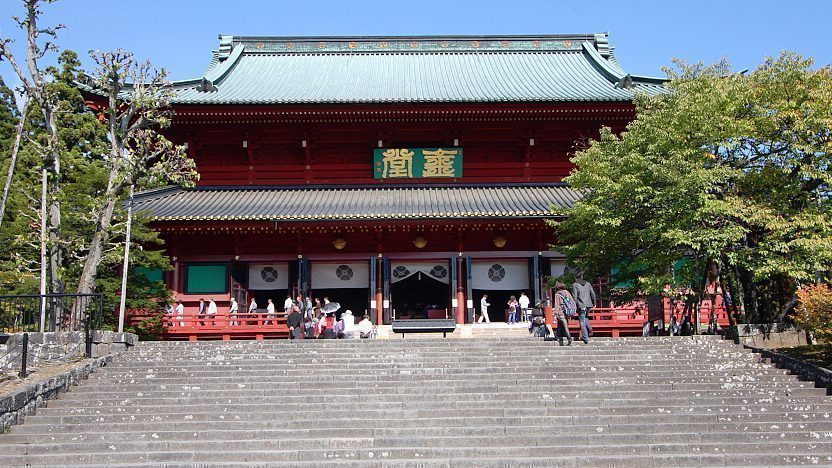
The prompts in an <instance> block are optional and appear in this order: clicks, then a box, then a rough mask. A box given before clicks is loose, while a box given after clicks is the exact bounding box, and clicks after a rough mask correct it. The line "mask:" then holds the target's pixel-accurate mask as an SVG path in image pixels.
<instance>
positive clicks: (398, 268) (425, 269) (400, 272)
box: [390, 261, 451, 284]
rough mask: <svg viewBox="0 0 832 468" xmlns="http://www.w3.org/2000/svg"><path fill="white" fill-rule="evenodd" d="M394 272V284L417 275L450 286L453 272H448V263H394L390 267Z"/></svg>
mask: <svg viewBox="0 0 832 468" xmlns="http://www.w3.org/2000/svg"><path fill="white" fill-rule="evenodd" d="M390 268H391V271H392V275H393V278H392V282H393V283H398V282H399V281H402V280H404V279H407V278H410V277H411V276H413V275H416V274H422V275H427V277H428V278H432V279H435V280H436V281H441V282H442V283H445V284H449V283H450V282H451V272H450V270H448V262H442V261H439V262H408V263H400V262H393V263H392V264H391V265H390Z"/></svg>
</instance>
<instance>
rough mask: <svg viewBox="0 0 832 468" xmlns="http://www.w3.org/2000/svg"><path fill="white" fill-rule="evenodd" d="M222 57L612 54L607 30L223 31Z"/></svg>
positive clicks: (220, 51)
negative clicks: (591, 49)
mask: <svg viewBox="0 0 832 468" xmlns="http://www.w3.org/2000/svg"><path fill="white" fill-rule="evenodd" d="M219 39H220V48H219V59H220V60H221V61H222V60H224V59H225V58H227V57H229V56H230V55H231V51H232V49H233V48H234V47H236V46H239V45H245V46H246V53H247V54H257V53H268V54H275V53H301V54H302V53H355V52H359V53H361V52H364V53H367V52H370V53H385V52H395V53H403V52H407V53H420V52H421V53H425V52H461V51H464V52H512V51H515V52H516V51H580V50H581V44H582V43H584V42H588V43H591V44H592V45H593V46H595V47H596V48H597V49H598V51H599V52H600V53H601V55H603V56H605V57H606V56H608V55H609V40H608V35H607V33H596V34H538V35H446V36H229V35H220V36H219Z"/></svg>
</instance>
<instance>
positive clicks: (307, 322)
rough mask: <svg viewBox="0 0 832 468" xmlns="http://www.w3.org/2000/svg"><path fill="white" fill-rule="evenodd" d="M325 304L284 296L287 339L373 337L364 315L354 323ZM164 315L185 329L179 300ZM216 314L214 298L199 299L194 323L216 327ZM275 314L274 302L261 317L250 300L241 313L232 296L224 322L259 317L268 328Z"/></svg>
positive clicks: (347, 314) (346, 313) (349, 314)
mask: <svg viewBox="0 0 832 468" xmlns="http://www.w3.org/2000/svg"><path fill="white" fill-rule="evenodd" d="M329 303H330V301H329V298H328V297H324V298H323V301H322V300H321V299H319V298H316V299H314V300H313V299H312V298H311V297H307V298H305V299H304V298H303V297H302V296H298V297H297V298H296V299H292V296H291V295H287V296H286V300H285V301H283V314H282V315H283V317H285V318H286V324H287V325H288V327H289V338H290V339H304V338H306V339H309V338H322V339H327V338H330V339H339V338H342V339H343V338H346V339H351V338H355V337H359V338H373V337H374V336H375V326H374V325H373V323H372V322H371V321H370V317H369V316H368V315H364V316H363V317H362V320H361V321H360V322H359V323H358V324H356V323H355V316H354V315H353V313H352V311H351V310H346V311H344V312H343V313H341V314H340V316H338V315H337V314H336V312H335V311H330V312H325V308H324V306H326V305H327V304H329ZM166 312H167V315H168V316H169V317H170V319H169V320H170V322H169V323H170V324H171V325H174V326H176V325H178V326H180V327H184V326H185V322H186V319H185V307H184V305H183V304H182V301H180V300H176V301H175V302H174V303H173V305H169V306H168V307H167V311H166ZM217 313H218V308H217V303H216V302H215V301H214V298H209V299H208V301H207V302H206V301H205V299H203V298H200V299H199V308H198V312H197V315H196V317H195V319H194V322H196V323H198V324H199V325H201V326H204V325H206V324H209V325H211V326H213V325H217V323H218V320H217V319H216V318H215V316H216V315H217ZM279 313H280V312H278V311H277V309H276V307H275V305H274V301H273V300H272V299H267V300H266V310H265V315H261V312H260V310H259V306H258V304H257V300H256V299H255V298H253V297H252V298H251V302H250V303H249V306H248V313H247V314H241V313H240V308H239V305H238V304H237V299H236V298H234V297H232V298H231V300H230V303H229V306H228V323H229V324H230V325H240V324H241V323H247V324H252V325H256V324H257V323H258V322H259V319H258V317H260V318H262V319H263V322H262V324H263V325H272V324H275V323H277V318H278V314H279ZM223 323H224V322H223ZM191 325H193V323H191Z"/></svg>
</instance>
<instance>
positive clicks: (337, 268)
mask: <svg viewBox="0 0 832 468" xmlns="http://www.w3.org/2000/svg"><path fill="white" fill-rule="evenodd" d="M368 287H370V264H369V263H368V262H356V263H314V262H313V263H312V289H337V288H368Z"/></svg>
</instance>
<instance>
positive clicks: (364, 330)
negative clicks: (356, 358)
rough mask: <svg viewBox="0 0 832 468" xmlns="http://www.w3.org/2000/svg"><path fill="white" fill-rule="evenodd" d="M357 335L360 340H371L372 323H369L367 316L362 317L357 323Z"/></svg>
mask: <svg viewBox="0 0 832 468" xmlns="http://www.w3.org/2000/svg"><path fill="white" fill-rule="evenodd" d="M358 333H359V336H361V338H371V337H372V334H373V322H371V321H370V316H369V315H364V319H363V320H361V322H359V323H358Z"/></svg>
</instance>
